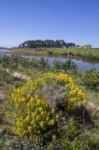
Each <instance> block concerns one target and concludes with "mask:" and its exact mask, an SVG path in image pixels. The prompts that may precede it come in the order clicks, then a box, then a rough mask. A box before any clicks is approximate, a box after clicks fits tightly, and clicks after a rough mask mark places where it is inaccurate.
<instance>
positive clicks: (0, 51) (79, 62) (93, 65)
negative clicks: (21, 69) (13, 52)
mask: <svg viewBox="0 0 99 150" xmlns="http://www.w3.org/2000/svg"><path fill="white" fill-rule="evenodd" d="M9 53H10V50H8V49H0V54H9ZM22 57H25V58H28V59H33V58H35V59H40V58H42V57H43V58H44V59H45V60H46V61H48V64H49V65H53V62H54V61H55V60H57V61H61V62H66V61H67V60H69V58H66V57H53V56H23V55H22ZM71 60H72V61H73V62H74V63H75V64H76V65H77V66H78V68H79V70H80V71H85V70H89V69H92V68H96V69H99V63H91V62H85V61H83V60H78V59H71Z"/></svg>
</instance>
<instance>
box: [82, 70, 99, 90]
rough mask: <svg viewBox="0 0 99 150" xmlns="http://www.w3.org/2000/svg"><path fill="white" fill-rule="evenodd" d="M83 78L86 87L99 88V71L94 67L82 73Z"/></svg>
mask: <svg viewBox="0 0 99 150" xmlns="http://www.w3.org/2000/svg"><path fill="white" fill-rule="evenodd" d="M82 80H83V83H84V86H85V87H86V88H89V89H92V90H99V71H98V70H95V69H92V70H89V71H86V72H85V73H83V75H82Z"/></svg>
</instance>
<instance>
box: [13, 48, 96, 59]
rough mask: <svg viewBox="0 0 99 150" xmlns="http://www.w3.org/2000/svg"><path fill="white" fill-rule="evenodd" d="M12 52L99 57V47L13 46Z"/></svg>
mask: <svg viewBox="0 0 99 150" xmlns="http://www.w3.org/2000/svg"><path fill="white" fill-rule="evenodd" d="M11 51H12V52H14V53H17V54H22V55H53V56H67V55H68V56H72V57H76V56H78V57H81V56H90V57H91V56H93V57H95V58H99V48H93V49H83V48H71V49H68V48H16V49H15V48H13V49H11Z"/></svg>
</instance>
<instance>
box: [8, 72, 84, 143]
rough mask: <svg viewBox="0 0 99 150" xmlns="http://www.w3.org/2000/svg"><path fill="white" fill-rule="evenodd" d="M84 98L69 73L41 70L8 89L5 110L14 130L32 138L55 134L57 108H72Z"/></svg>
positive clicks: (58, 114) (66, 109)
mask: <svg viewBox="0 0 99 150" xmlns="http://www.w3.org/2000/svg"><path fill="white" fill-rule="evenodd" d="M84 101H85V96H84V93H83V92H82V90H81V89H79V88H78V87H77V86H76V85H75V84H74V82H73V80H72V78H71V77H70V76H69V75H67V74H63V73H45V74H44V75H42V76H41V77H38V78H37V79H35V80H33V81H28V82H27V83H26V84H25V85H24V86H23V87H21V88H17V89H14V91H12V93H11V94H10V96H9V104H8V111H7V112H6V114H7V116H8V119H9V121H10V120H11V122H12V129H13V132H14V133H16V134H17V135H19V136H20V137H24V136H26V137H27V138H28V139H32V140H33V138H34V137H35V136H36V137H41V136H43V137H44V136H45V137H46V135H47V136H48V137H50V136H53V134H54V133H55V134H56V129H57V125H58V121H59V117H60V111H64V112H68V111H72V110H74V109H75V107H76V106H78V103H84Z"/></svg>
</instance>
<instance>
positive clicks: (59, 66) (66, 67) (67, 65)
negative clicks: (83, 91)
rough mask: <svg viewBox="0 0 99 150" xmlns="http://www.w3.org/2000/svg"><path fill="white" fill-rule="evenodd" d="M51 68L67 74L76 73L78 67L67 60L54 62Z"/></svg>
mask: <svg viewBox="0 0 99 150" xmlns="http://www.w3.org/2000/svg"><path fill="white" fill-rule="evenodd" d="M53 67H54V68H55V69H56V70H63V71H65V72H68V73H75V74H76V73H77V72H78V67H77V65H76V64H75V63H74V62H73V61H72V60H68V61H66V62H63V63H62V62H60V61H54V63H53Z"/></svg>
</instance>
